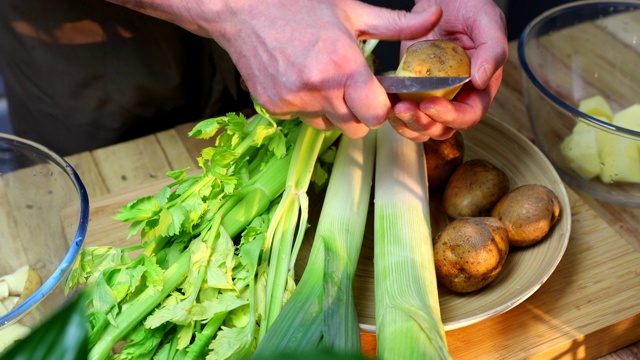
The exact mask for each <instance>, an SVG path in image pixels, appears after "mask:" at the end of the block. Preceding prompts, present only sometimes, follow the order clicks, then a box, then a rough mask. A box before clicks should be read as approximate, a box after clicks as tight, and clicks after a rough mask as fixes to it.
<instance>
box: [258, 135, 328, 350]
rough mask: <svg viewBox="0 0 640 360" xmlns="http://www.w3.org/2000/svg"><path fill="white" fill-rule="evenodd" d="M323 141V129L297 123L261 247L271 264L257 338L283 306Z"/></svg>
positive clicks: (263, 332) (262, 334)
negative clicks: (281, 189)
mask: <svg viewBox="0 0 640 360" xmlns="http://www.w3.org/2000/svg"><path fill="white" fill-rule="evenodd" d="M323 140H324V132H323V131H320V130H317V129H314V128H312V127H311V126H309V125H307V124H302V125H301V128H300V133H299V134H298V138H297V140H296V144H295V147H294V149H293V158H292V160H291V166H290V167H289V172H288V173H287V185H286V188H285V191H284V194H283V195H282V199H281V200H280V203H279V205H278V208H277V209H276V212H275V214H274V216H273V219H272V221H271V224H270V225H269V229H268V233H267V241H266V244H265V248H266V252H267V254H268V255H269V259H270V262H271V265H270V266H269V270H268V274H267V297H266V300H267V304H266V314H265V318H264V319H263V321H262V323H261V325H260V337H259V339H260V338H262V337H263V336H264V334H265V333H266V331H267V330H268V328H269V326H270V325H271V324H272V323H273V321H274V320H275V318H276V317H277V316H278V314H279V313H280V310H281V309H282V307H283V306H284V293H285V288H286V284H287V281H288V279H289V278H290V277H293V274H291V271H290V264H291V263H292V257H291V252H292V250H293V249H294V240H295V241H301V239H302V235H303V234H304V231H305V230H306V227H307V223H306V214H307V209H306V208H305V206H304V204H306V197H307V189H308V187H309V183H310V181H311V174H312V172H313V168H314V166H315V163H316V159H317V158H318V154H319V153H320V149H321V147H322V144H323ZM300 214H301V216H300V224H298V217H299V215H300ZM296 228H298V231H297V235H296Z"/></svg>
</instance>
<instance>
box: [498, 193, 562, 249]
mask: <svg viewBox="0 0 640 360" xmlns="http://www.w3.org/2000/svg"><path fill="white" fill-rule="evenodd" d="M491 216H492V217H494V218H496V219H498V220H500V221H501V222H502V223H503V224H504V225H505V227H506V228H507V231H508V232H509V242H510V244H511V245H512V246H529V245H533V244H535V243H537V242H538V241H540V240H542V239H543V238H544V237H545V236H546V235H547V233H549V230H551V228H552V227H553V225H554V224H555V223H556V222H557V221H558V218H559V217H560V200H558V196H557V195H556V194H555V193H554V192H553V191H552V190H551V189H549V188H547V187H546V186H543V185H538V184H527V185H522V186H520V187H517V188H515V189H513V190H512V191H510V192H509V193H508V194H506V195H505V196H504V197H502V199H500V201H498V203H497V204H496V205H495V207H494V208H493V210H492V211H491Z"/></svg>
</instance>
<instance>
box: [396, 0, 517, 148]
mask: <svg viewBox="0 0 640 360" xmlns="http://www.w3.org/2000/svg"><path fill="white" fill-rule="evenodd" d="M434 2H435V3H438V4H440V5H441V6H442V11H443V13H442V19H441V20H440V23H439V24H438V26H437V27H436V28H435V29H434V30H433V31H432V32H431V33H429V34H428V35H427V36H425V37H424V38H422V39H447V40H452V41H454V42H456V43H458V44H459V45H460V46H462V47H463V48H464V49H465V51H466V52H467V54H468V55H469V57H470V58H471V81H470V83H467V84H465V85H464V86H463V87H462V89H461V90H460V92H459V93H458V95H457V96H456V98H455V99H454V101H448V100H446V99H444V98H439V97H436V98H430V99H426V100H424V101H422V102H421V103H420V104H416V103H414V102H411V101H401V102H398V103H397V104H395V105H394V107H393V114H392V115H391V116H390V117H389V120H390V123H391V125H393V127H394V128H395V129H396V131H398V132H399V133H400V134H402V135H403V136H405V137H407V138H409V139H412V140H414V141H417V142H422V141H426V140H428V139H429V138H434V139H446V138H448V137H450V136H451V135H453V133H454V132H455V131H456V130H458V129H468V128H471V127H473V126H474V125H475V124H477V123H478V122H479V121H480V119H481V118H482V116H483V115H484V114H485V113H486V112H487V110H488V108H489V106H490V105H491V102H492V100H493V98H494V97H495V95H496V93H497V91H498V87H499V85H500V82H501V81H502V66H503V65H504V63H505V61H506V60H507V55H508V50H507V37H506V30H505V29H506V23H505V19H504V15H503V14H502V11H501V10H500V8H499V7H498V6H497V5H496V4H495V3H494V1H493V0H416V6H415V8H414V10H413V11H421V10H420V8H421V7H431V6H433V3H434ZM422 39H421V40H422ZM412 42H413V41H411V42H409V41H405V42H403V44H402V46H401V52H402V53H404V50H406V48H407V47H408V46H409V45H410V44H411V43H412Z"/></svg>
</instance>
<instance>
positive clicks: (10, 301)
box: [2, 295, 20, 311]
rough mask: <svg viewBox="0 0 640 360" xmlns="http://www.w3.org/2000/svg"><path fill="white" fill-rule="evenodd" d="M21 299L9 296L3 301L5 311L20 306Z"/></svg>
mask: <svg viewBox="0 0 640 360" xmlns="http://www.w3.org/2000/svg"><path fill="white" fill-rule="evenodd" d="M19 299H20V297H19V296H13V295H11V296H7V297H6V298H4V299H2V305H3V306H4V307H5V309H7V311H9V310H11V309H13V308H14V307H16V305H18V300H19Z"/></svg>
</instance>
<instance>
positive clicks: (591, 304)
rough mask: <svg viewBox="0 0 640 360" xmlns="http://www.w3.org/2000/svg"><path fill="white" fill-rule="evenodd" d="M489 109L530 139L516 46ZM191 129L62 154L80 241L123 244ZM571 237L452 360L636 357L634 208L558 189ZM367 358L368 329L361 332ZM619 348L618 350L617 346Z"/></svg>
mask: <svg viewBox="0 0 640 360" xmlns="http://www.w3.org/2000/svg"><path fill="white" fill-rule="evenodd" d="M515 46H516V44H515V43H511V44H510V51H511V55H510V58H509V61H508V63H507V64H506V66H505V68H504V78H503V83H502V86H501V88H500V90H499V92H498V96H497V97H496V99H495V101H494V103H493V104H492V106H491V108H490V111H489V113H490V115H491V116H492V117H494V118H496V119H498V120H499V121H501V122H504V123H505V124H507V125H509V126H510V127H511V128H513V129H515V130H516V131H518V132H520V133H522V134H523V135H525V137H527V138H528V139H530V140H531V139H532V136H531V128H530V126H529V124H528V120H527V116H526V111H525V109H524V105H523V102H522V95H521V92H520V72H519V67H518V62H517V58H516V52H515ZM190 129H191V125H184V126H180V127H177V128H175V129H172V130H168V131H165V132H161V133H158V134H155V135H152V136H148V137H144V138H140V139H136V140H133V141H129V142H126V143H122V144H117V145H114V146H110V147H106V148H102V149H99V150H96V151H92V152H87V153H81V154H77V155H73V156H70V157H68V158H67V160H68V161H69V162H70V163H71V165H72V166H73V167H74V168H75V169H76V170H77V171H78V173H79V174H80V176H81V178H82V180H83V182H84V183H85V185H86V187H87V191H88V193H89V196H90V199H91V218H90V221H89V231H88V233H87V240H86V242H87V245H97V244H124V243H126V242H127V241H136V239H135V238H133V239H129V240H127V239H126V229H127V225H126V224H121V223H118V222H116V221H114V220H112V219H111V216H112V215H114V214H115V213H116V212H117V211H118V209H119V208H120V207H121V206H123V205H124V204H126V203H127V202H128V201H131V200H133V199H136V198H138V197H140V196H143V195H149V194H153V193H155V192H156V191H157V190H158V189H159V188H160V187H161V186H162V185H163V184H164V183H166V182H167V181H168V180H167V179H164V173H165V172H166V171H169V170H172V169H177V168H183V167H187V166H192V167H194V166H195V158H196V157H197V156H198V155H199V154H198V152H199V149H201V148H203V147H204V146H205V145H204V144H203V141H202V140H193V139H190V138H188V136H187V132H188V131H189V130H190ZM566 190H567V193H568V196H569V200H570V204H571V216H572V223H573V227H572V233H571V237H570V241H569V245H568V247H567V251H566V253H565V255H564V257H563V259H562V260H561V262H560V264H559V265H558V268H557V269H556V271H554V273H553V274H552V275H551V277H550V278H549V280H548V281H547V282H546V283H545V284H543V285H542V287H541V288H540V289H539V290H538V291H537V292H536V293H535V294H533V295H532V296H531V297H530V298H529V299H527V300H526V301H525V302H523V303H522V304H520V305H518V306H516V307H515V308H513V309H511V310H509V311H507V312H506V313H504V314H502V315H500V316H497V317H494V318H491V319H488V320H484V321H481V322H479V323H476V324H473V325H471V326H467V327H464V328H461V329H457V330H452V331H449V332H447V339H448V343H449V347H450V350H451V353H452V355H453V357H454V359H522V358H534V359H595V358H599V357H603V359H607V360H615V359H637V358H638V357H639V355H638V353H639V349H640V344H638V343H637V342H638V341H639V340H640V330H639V329H640V296H639V295H640V236H639V235H638V234H640V209H629V208H620V207H616V206H612V205H608V204H605V203H602V202H600V201H597V200H595V199H592V198H590V197H588V196H585V195H584V194H580V193H577V192H575V191H574V190H573V189H571V188H570V187H567V188H566ZM362 340H363V349H364V351H365V353H366V354H368V355H374V354H375V335H373V334H367V333H363V334H362ZM619 349H621V350H619Z"/></svg>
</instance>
